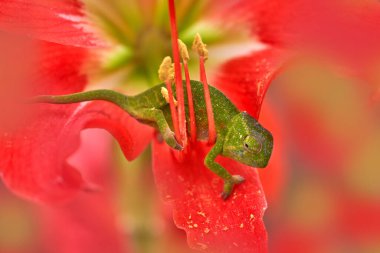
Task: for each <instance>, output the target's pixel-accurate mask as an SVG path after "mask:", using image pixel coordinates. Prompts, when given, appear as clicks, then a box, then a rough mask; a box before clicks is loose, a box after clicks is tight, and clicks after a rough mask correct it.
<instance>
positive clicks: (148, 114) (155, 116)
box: [135, 108, 183, 150]
mask: <svg viewBox="0 0 380 253" xmlns="http://www.w3.org/2000/svg"><path fill="white" fill-rule="evenodd" d="M135 115H136V116H137V117H138V118H140V119H144V120H149V121H153V122H155V123H156V124H157V127H158V130H159V131H160V133H161V135H162V138H163V139H164V141H165V142H166V143H167V144H168V145H169V146H170V147H172V148H174V149H177V150H182V149H183V147H182V146H181V145H180V144H179V143H178V142H177V140H176V139H175V134H174V132H173V131H172V130H171V129H170V127H169V125H168V122H167V121H166V119H165V116H164V114H163V113H162V111H161V110H159V109H155V108H151V109H141V110H139V111H137V112H136V113H135Z"/></svg>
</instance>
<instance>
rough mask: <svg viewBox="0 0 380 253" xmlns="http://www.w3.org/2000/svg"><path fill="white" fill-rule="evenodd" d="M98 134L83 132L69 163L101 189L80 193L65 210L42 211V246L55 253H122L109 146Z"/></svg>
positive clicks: (105, 137)
mask: <svg viewBox="0 0 380 253" xmlns="http://www.w3.org/2000/svg"><path fill="white" fill-rule="evenodd" d="M110 139H111V138H110V136H109V135H108V134H105V133H103V132H101V131H98V130H95V131H94V130H91V131H88V130H87V131H85V132H83V135H82V140H84V143H83V145H82V146H81V148H80V149H79V150H78V152H77V153H76V154H75V157H74V159H71V161H72V162H73V164H74V165H75V166H77V167H82V168H85V169H86V170H87V171H86V172H87V173H86V174H89V175H88V177H91V179H92V180H93V181H94V182H96V184H97V185H99V186H100V187H102V189H101V190H100V191H98V192H94V193H92V194H91V193H90V194H89V193H81V194H79V195H78V196H77V197H76V198H75V199H74V200H73V201H71V202H70V203H69V204H67V205H65V206H59V207H54V208H44V209H43V212H42V216H41V220H42V225H44V226H43V227H44V228H45V235H44V239H45V240H44V243H45V244H46V246H47V247H48V251H49V252H55V253H75V252H80V253H104V252H112V253H122V252H127V251H126V250H125V247H124V246H125V242H126V239H127V238H125V237H124V236H123V234H122V231H121V230H122V229H121V227H119V226H117V217H116V208H115V207H116V206H115V203H113V201H112V200H113V198H114V195H113V194H114V193H113V191H112V190H110V189H113V186H114V181H115V178H114V176H113V173H112V169H113V166H112V148H111V146H112V142H111V140H110Z"/></svg>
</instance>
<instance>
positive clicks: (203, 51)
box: [193, 33, 208, 61]
mask: <svg viewBox="0 0 380 253" xmlns="http://www.w3.org/2000/svg"><path fill="white" fill-rule="evenodd" d="M193 50H194V51H196V52H197V53H198V55H199V56H200V57H203V59H204V60H205V61H207V60H208V50H207V45H206V44H205V43H203V41H202V37H201V35H200V34H199V33H197V34H196V35H195V38H194V42H193Z"/></svg>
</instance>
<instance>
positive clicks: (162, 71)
mask: <svg viewBox="0 0 380 253" xmlns="http://www.w3.org/2000/svg"><path fill="white" fill-rule="evenodd" d="M172 68H173V67H172V58H170V56H167V57H165V58H164V60H163V61H162V63H161V65H160V68H159V70H158V77H159V78H160V80H161V81H163V82H165V85H166V90H167V92H168V99H166V98H165V99H166V101H167V100H169V106H170V113H171V116H172V122H173V128H174V134H175V137H176V139H177V140H180V131H179V124H178V115H177V113H178V112H177V109H176V105H175V102H174V101H175V99H174V95H173V90H172V82H173V75H172V74H171V72H173V70H172ZM161 92H162V90H161ZM162 95H164V94H162Z"/></svg>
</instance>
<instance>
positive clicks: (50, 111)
mask: <svg viewBox="0 0 380 253" xmlns="http://www.w3.org/2000/svg"><path fill="white" fill-rule="evenodd" d="M95 127H96V128H104V129H106V130H108V131H109V132H111V133H112V134H113V135H114V136H115V137H116V138H117V139H118V141H119V143H120V144H121V146H122V148H123V151H124V154H125V156H126V157H127V158H128V159H133V158H135V157H136V156H137V155H138V154H139V153H140V152H141V151H142V150H143V149H144V148H145V147H146V145H147V144H148V143H149V142H150V138H149V134H150V133H151V132H152V130H151V128H149V127H146V126H143V125H141V124H140V123H138V122H137V121H136V120H135V119H133V118H132V117H131V116H129V115H128V114H127V113H126V112H124V111H123V110H122V109H120V108H119V107H117V106H115V105H113V104H110V103H107V102H92V103H89V104H87V105H85V106H76V105H43V106H42V109H41V111H40V113H39V115H38V116H37V117H36V118H35V119H34V120H33V121H32V122H30V123H29V125H28V126H27V127H25V128H23V129H21V130H20V131H19V132H18V133H15V134H9V135H7V136H6V135H4V136H3V138H2V139H1V140H0V141H1V142H0V154H1V157H2V159H1V161H0V162H1V166H0V167H1V172H2V178H3V180H4V182H5V184H6V185H7V186H8V187H9V188H10V189H11V190H13V191H14V192H16V193H18V194H19V195H22V196H24V197H27V198H31V199H34V200H37V201H46V202H55V201H62V200H63V199H66V198H69V197H71V196H72V195H73V194H74V193H76V192H77V191H78V190H80V189H82V188H83V187H86V185H85V182H83V180H82V178H81V175H80V173H79V172H78V170H77V169H75V168H73V167H72V166H70V165H69V164H68V163H67V161H66V159H67V157H68V156H69V155H71V154H72V152H73V151H75V149H76V148H77V146H78V135H79V133H80V131H81V130H83V129H85V128H95Z"/></svg>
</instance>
